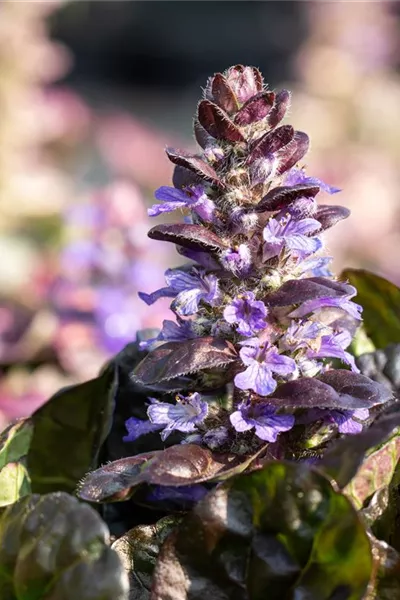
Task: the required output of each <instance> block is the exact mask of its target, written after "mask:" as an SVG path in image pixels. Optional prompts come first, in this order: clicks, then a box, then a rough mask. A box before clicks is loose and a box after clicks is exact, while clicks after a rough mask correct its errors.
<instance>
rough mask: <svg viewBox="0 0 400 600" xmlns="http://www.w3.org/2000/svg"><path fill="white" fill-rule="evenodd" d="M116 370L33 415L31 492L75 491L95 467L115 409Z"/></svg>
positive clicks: (70, 390)
mask: <svg viewBox="0 0 400 600" xmlns="http://www.w3.org/2000/svg"><path fill="white" fill-rule="evenodd" d="M114 374H115V370H114V368H111V367H110V368H107V369H106V370H105V371H104V372H103V373H102V375H100V376H99V377H97V378H96V379H91V380H90V381H87V382H85V383H82V384H79V385H74V386H71V387H68V388H64V389H62V390H60V391H59V392H57V393H56V394H55V395H54V396H53V397H52V398H50V400H49V401H48V402H47V404H45V405H44V406H42V407H41V408H39V410H37V411H36V412H35V413H34V414H33V416H32V421H33V425H34V432H33V436H32V441H31V446H30V450H29V454H28V471H29V474H30V476H31V480H32V490H33V492H38V493H46V492H51V491H55V490H61V491H67V492H73V491H74V490H75V488H76V486H77V483H78V482H79V481H80V479H81V478H82V477H83V476H84V475H85V473H87V471H88V470H89V469H91V468H94V467H96V466H97V457H98V453H99V450H100V447H101V445H102V443H103V442H104V440H105V437H106V436H107V434H108V432H109V429H110V425H111V419H112V412H113V407H114V400H113V392H114V390H113V384H114V388H115V381H114V379H115V375H114Z"/></svg>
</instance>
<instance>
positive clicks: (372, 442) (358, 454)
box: [318, 412, 400, 493]
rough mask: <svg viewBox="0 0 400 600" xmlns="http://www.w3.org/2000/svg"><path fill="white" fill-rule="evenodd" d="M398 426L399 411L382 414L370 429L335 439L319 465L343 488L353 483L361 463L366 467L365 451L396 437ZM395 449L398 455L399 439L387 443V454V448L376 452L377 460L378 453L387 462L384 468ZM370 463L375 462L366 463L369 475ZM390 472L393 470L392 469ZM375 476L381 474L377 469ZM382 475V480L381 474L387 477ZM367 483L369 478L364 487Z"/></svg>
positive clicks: (399, 424) (367, 451) (399, 420)
mask: <svg viewBox="0 0 400 600" xmlns="http://www.w3.org/2000/svg"><path fill="white" fill-rule="evenodd" d="M399 428H400V413H399V412H397V413H394V414H389V415H387V416H382V417H380V418H379V419H377V421H376V422H375V423H373V424H372V425H371V427H370V428H369V429H366V430H365V431H363V432H362V433H359V434H357V435H354V436H353V435H351V436H350V435H349V436H346V437H343V438H342V439H340V440H337V441H335V442H334V443H333V444H332V445H331V446H330V447H329V448H328V450H327V451H326V452H325V454H324V456H323V458H322V460H321V461H320V462H319V463H318V468H319V469H322V470H323V471H324V473H326V474H327V475H328V476H329V477H332V479H334V480H335V481H336V483H337V485H338V486H339V487H340V488H344V487H346V486H347V485H348V484H349V483H350V481H351V480H352V479H353V477H355V476H356V474H357V472H358V471H359V469H360V467H361V469H363V467H362V465H363V462H364V460H365V457H366V454H367V453H370V452H371V451H373V450H374V448H377V447H379V446H381V445H382V444H384V442H386V441H387V440H389V439H390V438H392V437H395V438H396V440H397V439H398V432H399ZM392 451H393V452H395V454H396V455H397V452H398V444H397V441H396V442H395V445H394V446H393V447H392V446H390V448H389V447H388V454H387V453H386V452H385V450H382V453H381V454H380V453H379V451H378V453H377V454H376V456H375V458H376V459H377V460H378V461H379V457H381V459H382V461H383V462H384V463H385V467H384V468H385V469H386V468H387V467H388V463H387V459H389V463H391V460H392V459H391V453H392ZM373 456H374V454H371V461H373V460H374V459H372V457H373ZM371 464H373V462H372V463H370V462H368V461H367V463H366V465H365V469H366V470H365V473H364V474H365V476H366V477H368V475H367V472H368V469H369V468H370V466H371ZM391 472H392V473H393V471H391ZM361 476H362V475H361ZM374 477H378V474H377V473H374ZM379 477H380V478H381V479H380V481H382V482H383V479H382V478H384V477H385V475H383V474H380V475H379ZM378 481H379V480H378ZM360 485H361V480H360ZM365 485H367V483H366V482H365V483H364V485H363V486H362V487H365ZM378 487H380V486H378ZM375 489H378V488H375ZM372 491H375V490H372ZM359 493H362V492H361V489H360V490H359Z"/></svg>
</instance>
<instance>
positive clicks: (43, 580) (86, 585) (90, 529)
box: [0, 492, 128, 600]
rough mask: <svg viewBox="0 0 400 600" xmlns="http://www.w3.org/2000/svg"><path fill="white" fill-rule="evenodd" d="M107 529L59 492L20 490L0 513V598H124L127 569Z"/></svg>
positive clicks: (88, 509)
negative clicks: (23, 493)
mask: <svg viewBox="0 0 400 600" xmlns="http://www.w3.org/2000/svg"><path fill="white" fill-rule="evenodd" d="M108 542H109V539H108V529H107V527H106V525H105V524H104V523H103V521H102V520H101V518H100V517H99V515H98V514H97V513H96V512H95V511H94V510H93V509H92V508H91V507H90V506H88V505H85V504H80V503H79V502H78V500H77V499H76V498H73V497H72V496H69V495H68V494H65V493H63V492H60V493H54V494H48V495H46V496H39V495H36V494H34V495H31V496H26V497H25V498H23V499H22V500H20V501H19V502H17V503H16V504H13V505H12V506H10V507H8V508H7V509H6V510H5V511H4V513H3V514H2V516H1V518H0V597H1V599H2V600H42V599H44V598H45V599H46V600H77V599H78V598H79V600H126V599H127V597H128V596H127V594H128V581H127V575H126V573H125V572H124V570H123V567H122V564H121V562H120V560H119V558H118V555H117V554H116V553H115V552H114V551H113V550H111V549H110V548H109V547H108Z"/></svg>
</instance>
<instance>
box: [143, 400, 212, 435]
mask: <svg viewBox="0 0 400 600" xmlns="http://www.w3.org/2000/svg"><path fill="white" fill-rule="evenodd" d="M147 414H148V416H149V419H150V421H151V422H152V423H154V424H158V425H159V426H160V428H161V427H164V430H163V431H162V433H161V439H162V440H163V441H165V440H166V439H167V437H168V436H169V435H170V433H172V431H175V430H176V431H181V432H184V433H190V432H192V431H195V430H196V425H198V424H199V423H202V422H203V421H204V419H205V418H206V416H207V414H208V404H207V402H205V401H204V400H202V399H201V396H200V394H198V393H195V394H192V396H189V397H187V398H185V397H183V396H181V397H180V402H177V403H176V404H170V403H168V402H158V401H157V400H155V401H153V403H152V404H151V406H149V408H148V409H147Z"/></svg>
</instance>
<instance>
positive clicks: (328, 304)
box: [289, 289, 362, 321]
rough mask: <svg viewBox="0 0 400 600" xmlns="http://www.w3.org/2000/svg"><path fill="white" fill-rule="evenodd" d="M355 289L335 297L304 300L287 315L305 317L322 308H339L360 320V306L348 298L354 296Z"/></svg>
mask: <svg viewBox="0 0 400 600" xmlns="http://www.w3.org/2000/svg"><path fill="white" fill-rule="evenodd" d="M355 294H356V290H355V289H354V294H350V295H347V294H346V295H345V296H339V297H336V298H332V297H331V296H327V297H324V298H315V299H314V300H306V302H303V304H300V306H299V307H298V308H296V309H295V310H293V311H292V312H291V313H290V314H289V317H292V318H297V317H305V316H306V315H308V314H310V313H315V312H316V311H319V310H321V309H323V308H340V309H342V310H344V311H345V312H347V313H348V314H349V315H350V316H351V317H353V318H354V319H357V320H358V321H360V320H361V311H362V307H361V306H360V305H359V304H356V303H355V302H351V300H350V298H352V297H353V296H355Z"/></svg>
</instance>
